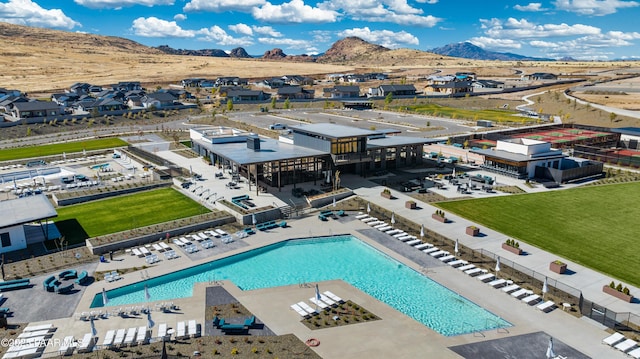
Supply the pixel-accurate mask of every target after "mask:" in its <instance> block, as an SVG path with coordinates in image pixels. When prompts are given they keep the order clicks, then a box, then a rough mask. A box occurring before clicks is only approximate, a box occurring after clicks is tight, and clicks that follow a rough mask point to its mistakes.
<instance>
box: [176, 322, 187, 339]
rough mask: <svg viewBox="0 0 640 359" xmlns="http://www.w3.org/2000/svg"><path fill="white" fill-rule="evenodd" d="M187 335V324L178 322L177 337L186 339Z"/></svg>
mask: <svg viewBox="0 0 640 359" xmlns="http://www.w3.org/2000/svg"><path fill="white" fill-rule="evenodd" d="M186 337H187V326H186V324H185V322H178V324H176V339H184V338H186Z"/></svg>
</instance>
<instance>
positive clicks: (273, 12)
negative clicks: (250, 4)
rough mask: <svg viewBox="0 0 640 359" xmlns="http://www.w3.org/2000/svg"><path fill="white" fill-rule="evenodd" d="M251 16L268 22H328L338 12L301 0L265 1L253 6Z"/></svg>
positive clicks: (336, 16) (332, 19) (333, 19)
mask: <svg viewBox="0 0 640 359" xmlns="http://www.w3.org/2000/svg"><path fill="white" fill-rule="evenodd" d="M252 14H253V17H254V18H255V19H256V20H261V21H264V22H270V23H328V22H335V21H337V18H338V13H337V12H336V11H334V10H328V9H321V8H317V7H311V6H309V5H306V4H305V3H304V1H303V0H291V1H290V2H288V3H282V4H281V5H273V4H271V3H269V2H268V3H266V4H264V5H262V6H261V7H259V8H258V7H256V8H253V10H252Z"/></svg>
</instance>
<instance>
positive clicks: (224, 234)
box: [214, 228, 229, 236]
mask: <svg viewBox="0 0 640 359" xmlns="http://www.w3.org/2000/svg"><path fill="white" fill-rule="evenodd" d="M214 231H216V233H218V234H219V235H221V236H228V235H229V233H227V232H225V231H224V230H222V229H220V228H215V229H214Z"/></svg>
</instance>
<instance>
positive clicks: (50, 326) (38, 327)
mask: <svg viewBox="0 0 640 359" xmlns="http://www.w3.org/2000/svg"><path fill="white" fill-rule="evenodd" d="M53 328H54V327H53V324H40V325H30V326H28V327H25V328H24V329H22V331H23V332H37V331H40V330H51V329H53Z"/></svg>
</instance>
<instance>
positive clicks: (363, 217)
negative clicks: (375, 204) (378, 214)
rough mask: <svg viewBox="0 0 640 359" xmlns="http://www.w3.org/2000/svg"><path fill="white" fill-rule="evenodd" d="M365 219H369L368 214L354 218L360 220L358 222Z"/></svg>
mask: <svg viewBox="0 0 640 359" xmlns="http://www.w3.org/2000/svg"><path fill="white" fill-rule="evenodd" d="M367 217H369V215H368V214H364V213H363V214H359V215H357V216H355V218H356V219H360V220H363V219H365V218H367Z"/></svg>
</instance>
